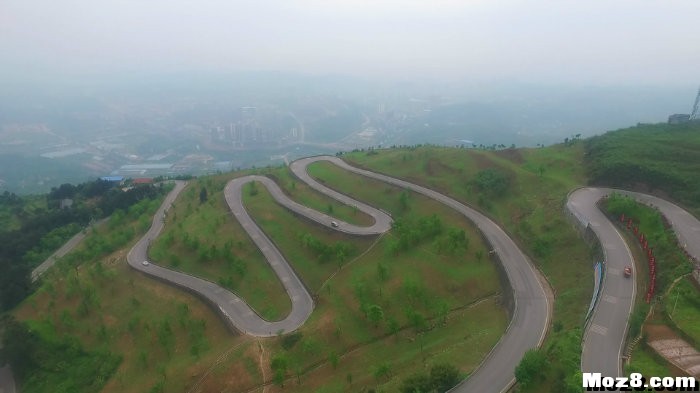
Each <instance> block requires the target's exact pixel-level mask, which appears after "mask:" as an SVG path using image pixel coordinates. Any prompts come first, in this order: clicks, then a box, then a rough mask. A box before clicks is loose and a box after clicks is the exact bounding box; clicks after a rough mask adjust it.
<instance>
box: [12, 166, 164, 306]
mask: <svg viewBox="0 0 700 393" xmlns="http://www.w3.org/2000/svg"><path fill="white" fill-rule="evenodd" d="M161 193H162V188H161V187H156V186H152V185H144V186H138V187H134V188H130V189H128V190H126V191H123V190H122V189H120V188H118V187H114V184H113V183H109V182H106V181H101V180H96V181H90V182H86V183H82V184H79V185H77V186H74V185H72V184H63V185H61V186H60V187H56V188H53V189H52V190H51V192H50V193H48V194H47V195H46V203H45V204H41V205H39V206H37V205H36V203H35V202H36V200H37V198H36V197H21V196H17V195H15V194H12V193H8V192H5V193H4V194H2V195H0V210H2V211H4V212H5V215H4V216H5V217H11V218H12V221H13V225H7V226H6V225H2V226H1V227H0V271H1V272H2V274H0V311H5V310H8V309H10V308H12V307H14V306H15V305H16V304H18V303H19V302H20V301H22V299H24V298H25V297H26V296H27V295H28V294H29V293H31V291H32V283H31V277H30V275H31V271H32V269H34V268H35V267H36V266H37V265H39V264H40V263H41V262H42V261H43V260H44V259H45V258H47V257H48V256H49V255H51V253H53V252H54V251H55V250H56V249H57V248H59V247H60V246H61V245H62V244H63V243H65V242H66V241H67V240H68V239H70V238H71V237H72V236H73V235H75V234H76V233H78V231H80V230H81V228H84V227H85V226H86V225H88V224H89V223H90V222H91V221H94V220H98V219H100V218H103V217H106V216H109V215H110V214H112V213H113V212H114V211H116V210H125V209H128V208H129V207H130V206H132V205H134V204H136V203H137V202H139V201H141V200H143V199H152V198H155V197H157V196H158V195H160V194H161ZM67 200H70V203H69V205H70V206H66V205H68V204H67V203H66V201H67ZM62 204H63V206H61V205H62ZM62 207H63V208H62ZM8 220H9V218H8Z"/></svg>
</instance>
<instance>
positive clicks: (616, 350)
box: [567, 187, 700, 377]
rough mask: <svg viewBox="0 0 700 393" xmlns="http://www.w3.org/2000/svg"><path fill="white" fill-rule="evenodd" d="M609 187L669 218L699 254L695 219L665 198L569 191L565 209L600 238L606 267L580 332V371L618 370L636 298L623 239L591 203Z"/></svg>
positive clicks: (698, 226)
mask: <svg viewBox="0 0 700 393" xmlns="http://www.w3.org/2000/svg"><path fill="white" fill-rule="evenodd" d="M612 192H617V193H620V194H624V195H628V196H631V197H633V198H635V199H637V200H638V201H640V202H642V203H645V204H648V205H652V206H655V207H658V208H659V210H660V211H661V212H662V213H663V214H664V215H665V216H666V217H667V218H668V219H669V221H671V223H672V226H673V229H674V231H675V233H676V235H677V236H678V238H679V239H680V241H681V244H686V245H687V250H688V252H689V253H690V254H691V255H693V256H695V257H696V258H697V257H699V256H700V221H698V219H696V218H695V217H693V216H692V215H691V214H690V213H688V212H686V211H685V210H683V209H681V208H680V207H678V206H676V205H674V204H672V203H670V202H667V201H665V200H663V199H660V198H657V197H654V196H651V195H646V194H640V193H636V192H630V191H622V190H614V189H610V188H593V187H586V188H581V189H578V190H576V191H574V192H573V193H571V195H570V196H569V200H568V202H567V207H568V209H569V210H570V211H571V212H572V213H574V215H575V216H576V217H577V218H578V219H579V221H581V223H582V224H583V226H584V227H585V226H590V228H591V229H592V230H593V232H594V233H595V234H596V235H597V236H598V239H600V243H601V246H602V248H603V252H604V255H605V266H606V269H605V275H604V279H603V285H602V288H601V293H600V300H599V302H598V305H597V306H596V309H595V311H594V312H593V315H592V317H591V321H590V323H589V325H588V329H587V330H586V333H585V335H584V344H583V352H582V354H581V370H582V371H583V372H600V373H602V374H603V376H610V377H617V376H621V372H622V370H621V355H622V351H623V346H624V344H625V337H626V335H627V328H628V321H629V315H630V313H631V311H632V307H633V306H634V297H635V280H633V279H629V278H625V277H624V274H623V269H624V268H625V266H631V267H632V269H633V277H636V276H637V272H636V271H635V269H634V259H633V257H632V253H631V252H630V249H629V247H628V246H627V243H626V242H625V241H624V239H623V237H622V235H621V234H620V233H619V232H618V230H617V228H616V227H615V226H614V225H613V224H612V223H611V222H610V221H609V220H608V219H607V217H606V216H605V215H604V214H603V213H602V212H601V211H600V210H599V209H598V208H597V206H596V202H597V201H598V200H600V199H601V198H603V197H604V196H607V195H609V194H611V193H612Z"/></svg>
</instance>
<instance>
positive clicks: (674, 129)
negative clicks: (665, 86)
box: [585, 122, 700, 213]
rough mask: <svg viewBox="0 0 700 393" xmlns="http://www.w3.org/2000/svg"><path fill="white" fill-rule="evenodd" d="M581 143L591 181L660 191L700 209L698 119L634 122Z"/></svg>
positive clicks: (696, 210)
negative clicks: (671, 122)
mask: <svg viewBox="0 0 700 393" xmlns="http://www.w3.org/2000/svg"><path fill="white" fill-rule="evenodd" d="M585 146H586V167H587V170H588V172H589V177H590V182H591V183H592V184H596V185H606V186H612V187H617V188H625V189H632V190H640V191H647V192H656V191H660V190H663V193H664V194H669V195H670V197H671V198H672V199H674V200H676V201H677V202H679V203H681V204H683V205H685V206H687V207H689V208H691V209H693V208H694V209H695V212H696V213H699V212H700V209H699V207H700V182H698V181H697V180H698V173H700V155H698V151H700V123H699V122H691V123H684V124H674V125H671V124H643V125H638V126H636V127H631V128H627V129H623V130H618V131H615V132H608V133H606V134H603V135H599V136H595V137H593V138H590V139H588V140H586V145H585ZM662 196H663V195H662Z"/></svg>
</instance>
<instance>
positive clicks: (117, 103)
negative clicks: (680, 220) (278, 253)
mask: <svg viewBox="0 0 700 393" xmlns="http://www.w3.org/2000/svg"><path fill="white" fill-rule="evenodd" d="M697 15H700V3H699V2H697V1H695V0H669V1H664V2H660V1H632V0H612V1H602V0H593V1H567V2H561V1H544V0H535V1H533V0H531V1H524V0H522V1H521V0H504V1H497V2H495V1H482V0H472V1H453V0H436V1H431V2H426V1H419V0H408V1H368V0H359V1H358V0H352V1H351V0H325V1H321V0H301V1H271V0H262V1H248V2H240V1H211V0H205V1H198V2H193V1H182V0H169V1H165V0H156V1H148V2H143V1H135V0H125V1H115V0H103V1H99V2H91V1H85V0H68V1H61V2H54V1H45V0H36V1H24V0H22V1H20V0H6V1H3V2H2V3H1V4H0V53H2V54H3V60H2V62H0V164H2V166H1V168H3V169H0V191H3V190H12V191H17V192H22V193H30V192H37V191H42V190H46V189H48V188H50V187H51V186H56V185H57V184H60V183H61V182H64V181H81V180H84V179H87V178H90V177H95V176H105V175H124V176H136V175H138V176H157V175H168V174H180V173H190V172H191V173H211V172H215V171H225V170H231V169H236V168H241V167H248V166H252V165H279V164H282V163H284V162H288V161H289V160H291V159H293V158H295V157H299V156H302V155H308V154H315V153H333V152H336V151H341V150H351V149H356V148H366V147H368V146H391V145H400V144H416V143H435V144H444V145H452V146H454V145H464V146H466V147H477V148H478V147H485V146H494V145H495V146H504V147H505V146H512V145H516V146H537V145H540V144H551V143H556V142H559V141H561V140H563V139H564V138H566V137H569V136H571V135H575V134H582V135H584V136H587V135H593V134H596V133H601V132H604V131H606V130H609V129H614V128H619V127H626V126H631V125H634V124H636V123H638V122H665V121H666V119H667V117H668V116H669V115H670V114H673V113H687V112H688V111H689V110H690V107H691V105H692V101H693V99H694V97H695V93H696V91H697V87H698V84H700V75H699V73H698V67H697V65H698V64H700V50H698V45H697V43H698V37H700V24H698V23H697ZM9 168H12V169H9ZM17 168H19V169H17Z"/></svg>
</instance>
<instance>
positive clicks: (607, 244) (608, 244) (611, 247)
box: [604, 243, 617, 250]
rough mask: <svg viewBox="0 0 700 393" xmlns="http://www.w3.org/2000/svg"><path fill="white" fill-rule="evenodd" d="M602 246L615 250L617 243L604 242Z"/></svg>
mask: <svg viewBox="0 0 700 393" xmlns="http://www.w3.org/2000/svg"><path fill="white" fill-rule="evenodd" d="M604 247H605V248H606V249H608V250H617V245H616V244H613V243H605V246H604Z"/></svg>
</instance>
